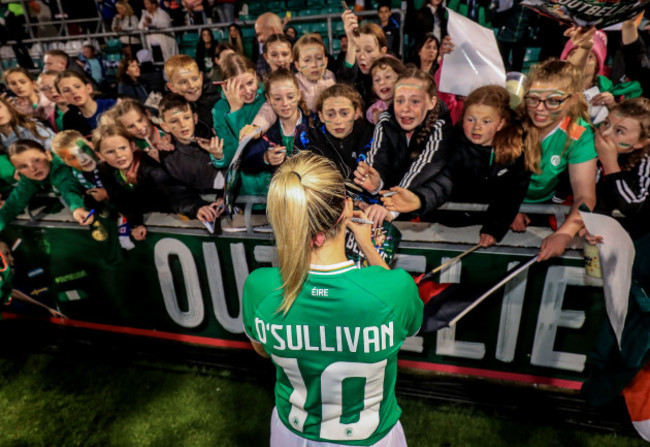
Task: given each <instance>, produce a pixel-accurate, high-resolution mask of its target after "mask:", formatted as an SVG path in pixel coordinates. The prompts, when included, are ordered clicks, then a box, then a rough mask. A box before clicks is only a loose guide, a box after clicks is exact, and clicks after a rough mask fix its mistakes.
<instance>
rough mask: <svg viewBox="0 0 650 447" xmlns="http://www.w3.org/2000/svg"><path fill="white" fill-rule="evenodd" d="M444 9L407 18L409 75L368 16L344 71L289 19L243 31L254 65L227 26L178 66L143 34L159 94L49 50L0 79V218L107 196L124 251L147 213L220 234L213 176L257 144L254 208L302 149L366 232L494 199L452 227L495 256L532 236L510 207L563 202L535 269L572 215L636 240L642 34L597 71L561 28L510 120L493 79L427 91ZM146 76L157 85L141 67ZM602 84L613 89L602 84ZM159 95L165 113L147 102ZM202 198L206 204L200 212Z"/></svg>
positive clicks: (124, 5) (87, 54) (386, 33)
mask: <svg viewBox="0 0 650 447" xmlns="http://www.w3.org/2000/svg"><path fill="white" fill-rule="evenodd" d="M460 6H462V4H461V5H460ZM460 6H458V5H457V8H456V9H458V8H460ZM448 7H452V6H451V5H449V6H448ZM444 8H445V5H444V4H442V3H441V2H439V1H438V0H432V1H431V3H430V4H426V5H424V6H423V8H422V9H421V10H419V11H415V12H413V13H412V14H411V13H410V17H409V18H407V20H420V21H421V23H422V24H423V25H425V26H419V27H417V31H416V32H414V33H413V34H412V37H414V38H415V37H417V39H418V40H417V41H416V42H415V45H414V46H413V49H412V51H411V52H410V53H412V54H411V55H412V58H410V59H409V58H408V57H406V58H405V61H404V62H406V63H407V64H406V65H405V63H404V62H403V61H402V60H401V55H400V51H401V49H402V46H401V45H400V41H399V36H400V33H399V26H400V23H399V21H398V20H396V18H394V17H392V16H391V14H390V8H389V5H387V4H381V5H380V7H379V11H378V17H379V19H380V20H379V23H380V24H379V25H378V24H376V23H373V22H361V21H360V20H359V19H358V18H357V16H356V15H355V14H354V13H353V12H352V11H349V10H347V11H345V12H344V13H343V15H342V20H343V23H344V29H345V36H344V40H345V43H346V45H345V48H342V54H341V55H340V56H339V57H338V58H337V59H334V58H333V57H332V56H331V55H329V54H328V51H327V48H326V46H325V45H324V43H323V38H322V36H320V35H319V34H316V33H308V34H305V35H303V36H295V37H292V36H291V33H288V34H285V33H284V28H285V26H286V20H285V22H283V21H282V20H281V19H280V17H278V16H277V15H276V14H274V13H264V14H262V15H260V16H259V17H258V19H257V20H256V22H255V31H256V36H257V41H258V43H259V52H260V55H259V57H257V58H255V57H253V58H252V59H256V61H253V60H251V59H249V58H248V57H246V56H245V55H244V54H242V52H243V46H242V43H241V39H242V37H241V30H240V28H239V26H237V25H236V24H233V25H232V26H230V27H229V33H228V41H227V42H225V41H224V42H217V41H216V40H215V39H214V36H213V34H212V32H211V31H210V29H208V28H206V29H204V30H202V31H201V32H200V40H199V43H198V47H197V52H196V58H195V59H194V58H192V57H190V56H186V55H182V54H176V52H177V48H175V46H174V45H175V40H174V44H170V45H168V43H166V42H165V41H164V39H162V38H163V37H165V38H166V37H169V35H167V34H161V35H160V36H161V39H162V40H161V39H159V40H157V41H156V40H155V39H154V40H153V41H152V42H150V44H153V45H154V47H156V46H158V47H160V48H161V51H162V53H163V54H164V55H165V60H166V61H165V64H164V76H165V80H166V82H165V84H164V86H163V82H162V81H161V79H159V78H158V79H156V77H155V75H154V76H153V77H151V76H145V73H144V72H143V70H142V69H141V64H140V62H139V61H138V59H137V58H135V57H133V53H132V52H131V51H128V52H127V54H126V57H125V58H124V59H123V60H122V62H121V63H120V66H119V70H118V80H119V84H118V88H117V92H110V91H101V92H98V90H99V89H100V88H102V87H105V86H106V83H105V82H104V79H103V73H102V69H101V67H102V65H101V63H100V62H99V59H100V58H99V57H98V56H97V55H96V51H95V49H94V48H93V47H92V46H89V45H88V46H85V47H84V48H83V54H81V55H80V59H81V61H82V63H78V61H77V60H76V59H75V58H73V57H70V56H69V55H68V54H66V53H65V52H63V51H60V50H50V51H48V52H47V53H46V55H45V58H44V64H45V68H44V70H43V71H42V72H41V73H40V74H39V75H38V76H37V77H36V79H34V77H33V75H32V73H31V72H30V71H28V70H26V69H24V68H22V67H16V68H12V69H8V70H6V71H5V72H4V74H3V80H4V83H5V85H6V88H7V89H8V90H9V91H10V95H8V96H5V97H2V98H0V138H1V141H2V145H3V147H2V154H1V155H0V161H1V163H0V164H1V166H2V169H0V175H1V180H2V182H3V185H2V188H1V189H2V191H3V199H4V200H5V203H4V206H3V207H2V209H0V225H2V226H4V225H5V224H6V223H8V222H10V221H11V220H12V219H13V218H15V216H16V215H17V214H18V213H19V212H20V211H22V209H23V208H24V206H25V205H26V203H27V202H28V200H29V198H30V197H31V196H32V195H33V194H34V193H35V192H36V191H38V190H39V189H46V190H47V189H55V190H57V191H58V192H59V193H61V194H62V196H63V198H64V200H66V202H67V203H68V205H69V206H70V209H71V211H72V212H73V215H74V216H75V219H77V220H78V221H79V222H80V223H82V224H84V225H88V224H90V223H91V222H92V220H93V219H92V216H91V217H90V218H87V213H88V211H89V210H90V209H94V208H95V207H96V206H100V204H98V203H96V202H102V204H101V206H102V207H109V208H111V209H113V210H115V211H117V212H118V213H120V214H122V215H123V216H126V217H127V219H128V220H129V223H130V225H131V231H132V236H133V237H134V238H135V239H141V238H143V237H145V234H146V230H145V229H144V228H143V219H142V214H143V213H146V212H151V211H159V212H175V213H180V214H182V215H184V216H187V217H189V218H198V219H201V220H204V221H213V220H215V219H216V218H217V217H218V216H219V215H221V214H222V212H223V210H224V207H223V199H222V198H223V190H224V188H225V178H226V171H227V170H228V168H229V167H230V166H231V164H232V163H233V157H234V156H235V152H236V149H237V147H238V145H239V142H240V141H241V140H242V139H243V138H245V137H247V136H248V135H249V134H254V136H253V139H252V141H251V142H250V143H249V144H248V145H247V147H246V148H245V149H244V151H243V153H242V154H241V156H240V157H239V160H238V161H237V163H241V185H240V187H238V189H237V192H238V194H241V195H251V194H257V195H265V194H266V192H267V190H268V185H269V181H270V178H271V176H272V174H273V172H274V171H275V170H276V169H277V168H278V166H279V165H281V164H282V163H283V162H284V161H285V160H286V159H287V158H290V157H291V156H293V155H295V154H296V153H298V152H300V151H305V150H307V151H312V152H315V153H318V154H321V155H324V156H325V157H327V158H329V159H330V160H332V162H334V164H335V165H336V166H337V168H338V169H339V170H340V172H341V174H342V175H343V177H344V178H345V179H346V180H347V181H348V182H349V189H350V192H351V193H353V195H354V196H355V197H357V198H358V199H359V200H358V201H357V203H356V206H357V207H358V208H360V209H361V210H364V211H365V212H366V214H367V215H368V216H369V218H370V219H371V220H372V221H374V222H375V225H381V224H382V223H383V222H385V221H393V220H395V219H398V220H409V219H413V218H417V219H420V220H423V221H433V220H437V219H444V217H441V216H440V215H439V214H437V213H436V209H437V208H438V207H439V206H440V205H442V204H443V203H445V202H447V201H450V200H453V201H469V202H479V203H487V204H489V208H488V210H487V212H486V213H483V214H481V215H479V216H470V217H468V216H467V215H464V216H462V217H460V218H459V217H456V218H455V219H454V220H455V221H456V222H454V224H458V223H459V222H458V221H460V223H461V224H470V223H482V225H483V226H482V228H481V230H480V241H481V245H483V246H490V245H493V244H495V243H497V242H498V241H500V240H501V239H502V238H503V237H504V235H505V234H506V232H507V231H508V229H512V230H514V231H524V230H525V228H526V226H527V225H528V224H530V222H531V219H530V218H529V216H526V215H523V214H521V213H519V212H518V210H519V206H520V205H521V203H522V202H530V203H545V202H552V201H555V202H558V201H559V202H566V203H567V204H571V213H570V215H569V216H568V218H567V219H566V221H565V222H564V223H563V224H562V225H561V226H560V227H559V228H554V229H555V230H556V231H555V233H554V234H553V235H552V236H549V237H548V238H547V239H546V240H544V242H543V243H542V246H541V251H540V257H541V259H545V258H548V257H551V256H557V255H560V254H562V253H563V251H564V249H565V248H566V246H567V244H568V243H569V241H570V240H571V238H573V237H574V236H575V235H576V234H577V233H578V231H579V230H580V229H581V226H582V225H581V223H580V220H579V218H578V215H577V208H578V207H579V206H580V205H581V204H583V203H584V204H585V205H586V206H587V207H589V208H590V209H596V210H598V211H599V212H604V213H608V214H613V215H615V216H616V217H617V218H619V219H621V221H622V222H623V223H624V225H625V226H626V228H627V229H628V230H629V231H630V232H631V233H632V234H633V235H634V236H635V237H636V236H639V235H642V234H644V233H645V232H647V230H646V229H645V227H647V225H644V224H643V219H644V217H648V216H650V212H649V210H650V207H649V206H648V205H647V203H646V202H647V201H646V197H647V195H648V187H649V186H650V166H649V157H650V155H649V153H650V103H649V101H648V100H647V99H645V98H643V97H642V95H643V94H646V95H647V94H648V93H649V92H648V90H647V88H648V85H647V79H648V76H647V75H648V53H647V50H646V48H645V42H644V36H645V35H646V34H647V32H645V31H641V33H642V34H641V35H639V29H638V28H637V24H636V23H634V22H633V21H630V22H626V23H625V24H624V25H623V29H622V33H621V35H622V42H621V44H620V45H619V46H618V47H619V50H618V51H619V52H620V53H621V54H622V56H623V57H622V58H616V59H615V61H616V63H615V66H614V67H611V68H610V67H608V66H607V61H608V58H607V47H608V44H607V35H606V34H605V33H604V32H602V31H598V32H594V31H593V30H582V29H575V28H572V29H569V30H567V31H566V32H565V36H566V37H567V41H566V45H565V47H564V50H563V51H562V52H561V59H556V58H550V59H547V60H543V61H541V62H540V63H539V64H537V65H535V66H533V67H532V69H531V70H530V72H529V73H528V80H527V83H526V86H525V94H524V100H523V101H522V102H521V104H520V105H519V107H517V108H515V109H513V108H511V105H512V99H511V95H509V93H508V91H507V90H506V89H505V88H504V87H503V86H497V85H490V86H483V87H481V88H478V89H476V90H475V91H473V92H472V93H471V94H470V95H469V96H467V97H465V98H462V97H458V96H455V95H450V94H442V93H440V94H439V92H438V89H437V86H436V85H437V84H436V82H435V80H434V79H435V78H436V75H437V76H439V71H440V69H441V68H440V67H441V65H442V63H443V61H444V58H445V55H446V54H448V53H450V52H451V51H454V50H453V48H454V44H453V37H454V36H450V35H448V33H447V30H446V19H445V14H444ZM461 9H462V8H461ZM461 12H462V11H461ZM518 13H519V12H518ZM467 15H469V16H470V17H472V15H471V14H470V13H469V12H467ZM132 16H133V8H132V7H131V6H130V5H129V3H128V2H127V1H125V0H120V1H118V2H117V4H116V15H115V16H114V17H113V20H112V24H113V28H114V29H116V30H120V29H128V28H129V27H131V28H134V27H135V26H136V22H137V26H139V27H141V28H142V27H145V28H146V27H149V28H151V27H157V28H165V27H169V26H171V23H172V22H171V19H170V17H169V14H168V13H167V12H166V11H165V10H163V9H162V8H160V6H159V5H158V4H157V1H156V0H144V10H143V14H142V16H141V18H140V19H139V21H138V20H137V18H135V19H130V17H132ZM411 17H414V19H413V18H411ZM480 17H483V16H482V15H480V14H479V15H478V16H476V17H474V18H476V20H478V21H479V22H480V21H481V20H480ZM157 21H160V24H157ZM163 22H164V23H163ZM429 28H430V29H429ZM291 31H292V32H293V33H294V34H295V28H294V29H292V30H291ZM149 37H151V35H149ZM172 40H173V39H172ZM127 43H128V44H129V45H134V44H136V45H137V44H138V42H135V43H134V42H133V41H132V40H129V41H128V42H125V44H127ZM257 52H258V49H257V48H254V49H253V53H254V54H253V56H256V55H257ZM140 53H141V54H143V60H144V61H145V64H146V63H149V62H147V60H148V59H147V58H146V53H147V52H146V51H144V52H143V51H141V52H140ZM405 53H407V52H405ZM508 54H509V53H508V52H504V55H505V56H506V57H509V56H508ZM513 60H515V62H516V58H514V59H513ZM509 63H510V59H508V60H507V61H506V64H509ZM619 65H623V67H620V66H619ZM146 71H147V73H148V74H149V75H151V74H152V73H153V74H155V70H151V66H150V63H149V66H148V68H147V70H146ZM610 71H613V72H617V73H625V76H620V77H619V78H617V79H613V80H612V79H610V78H608V77H607V73H608V72H610ZM159 75H160V74H159ZM161 88H162V90H163V91H160V90H161ZM152 92H159V93H162V94H163V95H164V98H163V100H162V101H161V102H159V103H157V102H156V101H153V102H151V101H149V100H150V99H151V98H150V96H151V94H152ZM98 93H99V95H98ZM145 103H146V105H145ZM82 159H83V160H85V164H84V163H82V162H81V160H82ZM63 164H65V165H67V167H65V166H63ZM91 167H92V169H91ZM352 185H356V186H352ZM355 188H356V189H355ZM388 192H390V194H389V193H388ZM200 193H214V194H216V197H217V199H216V201H214V202H213V203H207V202H205V201H203V200H202V199H201V198H200V195H199V194H200Z"/></svg>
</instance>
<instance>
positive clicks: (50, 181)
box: [0, 155, 84, 231]
mask: <svg viewBox="0 0 650 447" xmlns="http://www.w3.org/2000/svg"><path fill="white" fill-rule="evenodd" d="M39 190H44V191H52V190H56V191H58V193H59V194H61V197H63V200H64V201H65V203H66V204H67V205H68V206H69V207H70V210H71V211H74V210H76V209H77V208H83V206H84V202H83V195H84V190H83V188H82V187H81V185H80V184H79V182H78V181H77V179H75V178H74V176H73V175H72V173H71V172H70V168H69V167H67V166H66V165H65V164H64V163H63V161H61V159H60V158H59V157H57V156H55V155H53V156H52V164H51V166H50V175H49V176H48V177H47V178H46V179H45V180H41V181H37V180H30V179H28V178H27V177H25V176H21V177H20V181H19V182H18V184H17V185H16V187H15V188H14V190H13V191H11V194H9V197H8V198H7V201H6V202H5V204H4V205H3V207H2V208H0V231H2V230H4V228H5V226H6V225H7V224H8V223H9V222H11V221H12V220H14V219H15V218H16V216H18V215H19V214H20V213H22V212H23V211H24V210H25V207H26V206H27V204H28V203H29V200H30V199H31V198H32V197H33V196H34V194H36V193H37V192H38V191H39Z"/></svg>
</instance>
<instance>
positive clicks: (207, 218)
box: [196, 199, 223, 222]
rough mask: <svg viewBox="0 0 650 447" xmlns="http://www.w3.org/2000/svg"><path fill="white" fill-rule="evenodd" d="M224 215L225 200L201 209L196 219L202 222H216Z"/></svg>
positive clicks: (219, 200)
mask: <svg viewBox="0 0 650 447" xmlns="http://www.w3.org/2000/svg"><path fill="white" fill-rule="evenodd" d="M222 213H223V199H218V200H216V201H215V202H213V203H211V204H210V205H205V206H202V207H201V208H199V211H198V212H197V213H196V218H197V219H199V220H200V221H202V222H214V221H215V220H217V217H219V216H220V215H221V214H222Z"/></svg>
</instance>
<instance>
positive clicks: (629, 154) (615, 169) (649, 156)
mask: <svg viewBox="0 0 650 447" xmlns="http://www.w3.org/2000/svg"><path fill="white" fill-rule="evenodd" d="M595 143H596V151H597V152H598V161H599V165H600V170H599V172H600V181H599V182H598V185H597V189H596V192H597V194H596V196H597V197H598V202H597V205H596V210H597V211H599V212H603V213H605V214H610V215H611V214H612V213H613V211H614V210H618V211H619V214H617V217H619V219H620V220H621V223H622V224H623V226H624V227H625V229H626V230H627V231H628V232H629V233H630V235H631V236H632V238H634V239H636V238H639V237H641V236H643V235H644V234H646V233H648V231H649V230H648V221H647V220H646V219H647V215H648V211H650V208H649V206H648V193H649V192H650V191H649V190H650V100H648V99H646V98H633V99H627V100H625V101H623V102H621V103H619V104H617V105H616V106H615V107H614V108H613V109H612V110H610V112H609V115H608V116H607V118H606V119H605V121H603V122H602V124H601V125H600V127H599V128H598V130H597V131H596V138H595ZM620 215H622V217H620Z"/></svg>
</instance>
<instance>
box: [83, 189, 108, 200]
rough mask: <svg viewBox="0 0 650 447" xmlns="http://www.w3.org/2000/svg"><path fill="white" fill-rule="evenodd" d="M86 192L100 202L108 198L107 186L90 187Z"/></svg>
mask: <svg viewBox="0 0 650 447" xmlns="http://www.w3.org/2000/svg"><path fill="white" fill-rule="evenodd" d="M86 194H88V195H89V196H91V197H92V198H93V199H95V200H97V201H98V202H103V201H104V200H106V199H108V192H106V188H90V189H89V190H87V191H86Z"/></svg>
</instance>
